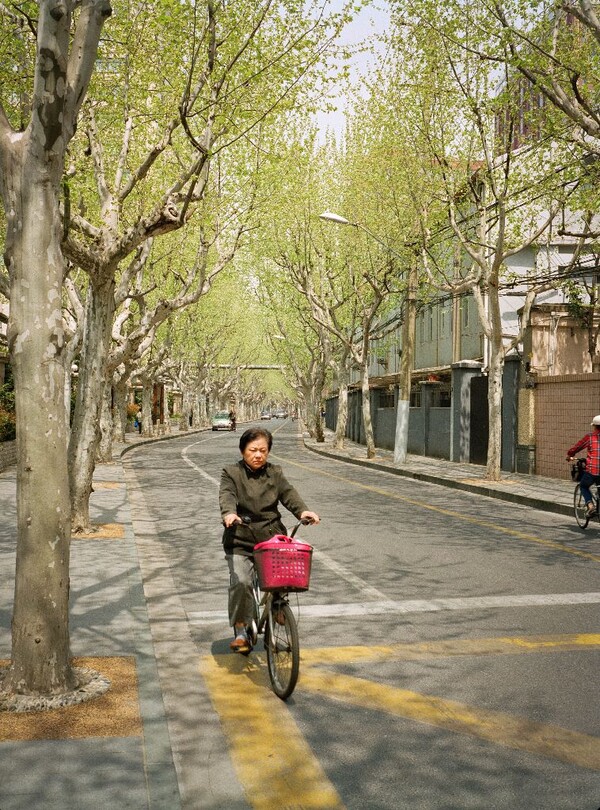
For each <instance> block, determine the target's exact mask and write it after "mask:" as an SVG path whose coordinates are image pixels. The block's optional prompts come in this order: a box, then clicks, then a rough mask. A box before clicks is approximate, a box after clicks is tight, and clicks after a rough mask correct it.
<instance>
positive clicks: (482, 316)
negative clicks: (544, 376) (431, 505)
mask: <svg viewBox="0 0 600 810" xmlns="http://www.w3.org/2000/svg"><path fill="white" fill-rule="evenodd" d="M461 8H462V5H460V7H459V4H455V5H453V6H452V7H451V9H449V10H445V12H444V15H441V16H440V15H437V14H436V11H435V9H434V8H433V7H432V6H431V4H429V3H427V2H425V1H424V2H422V3H418V4H417V5H416V6H415V7H413V8H412V9H411V13H410V14H404V13H403V14H402V15H401V16H400V17H399V19H398V21H397V22H398V25H397V27H396V29H395V31H394V36H393V40H392V45H393V52H394V63H393V64H394V66H393V70H391V71H390V75H389V83H388V86H387V88H386V90H385V91H384V95H385V96H386V98H387V100H388V103H389V104H390V106H393V105H395V108H394V109H395V118H396V120H395V121H394V122H392V123H391V127H392V129H391V131H392V132H393V133H394V134H395V136H396V137H397V138H398V139H399V140H400V141H402V142H404V143H406V144H414V147H415V148H414V166H415V169H416V170H417V171H416V174H415V180H416V182H414V183H413V194H412V202H413V208H414V212H415V213H416V215H417V217H418V222H419V228H420V242H421V264H422V268H423V269H424V271H425V272H426V274H427V277H428V280H429V283H430V285H431V286H432V288H434V289H437V290H439V291H440V292H446V293H450V294H453V295H458V294H464V293H468V294H469V295H471V296H472V297H473V298H474V300H475V302H476V306H477V312H478V316H479V323H480V327H481V329H482V332H483V334H484V335H485V337H486V343H487V346H488V352H487V355H486V356H485V357H484V361H485V363H486V367H487V376H488V386H489V396H488V407H489V442H488V454H487V476H488V477H489V478H490V479H492V480H497V479H498V478H499V476H500V465H501V402H502V372H503V367H504V360H505V357H506V355H507V353H508V352H509V351H511V350H512V349H513V348H514V347H516V346H517V345H518V344H519V343H520V341H521V339H522V334H523V329H524V328H525V327H526V325H527V323H528V320H529V311H530V308H531V306H532V305H533V303H534V301H535V298H536V296H537V294H538V293H539V292H540V291H541V290H543V289H547V288H548V287H549V286H552V284H553V280H552V278H551V275H550V274H546V275H545V276H544V277H540V276H539V274H538V273H534V274H533V277H532V279H531V280H529V279H527V278H520V279H518V278H516V277H515V273H514V272H513V271H512V270H511V264H513V265H514V264H515V262H516V264H517V265H518V261H517V259H516V258H515V257H518V256H519V255H523V253H524V252H525V251H526V250H528V249H532V250H533V251H534V254H535V255H537V256H538V257H541V256H543V255H544V250H543V248H544V245H545V244H548V241H549V240H550V239H551V235H552V228H553V227H555V226H556V223H557V222H558V214H559V212H560V211H562V210H563V209H564V208H565V206H566V205H567V202H568V199H569V196H570V195H571V194H572V193H573V192H574V191H575V190H576V189H577V186H578V183H579V180H580V172H579V166H578V164H577V162H576V161H573V160H572V159H571V156H570V154H569V151H568V150H565V149H562V148H561V147H560V145H557V144H555V143H554V142H553V141H544V140H543V139H539V138H531V139H530V140H529V141H527V142H523V143H522V145H521V148H520V149H519V151H518V153H517V152H516V151H515V149H514V137H515V133H516V131H517V129H518V128H519V127H521V126H522V122H523V116H524V115H525V117H527V111H526V110H524V109H523V107H522V106H521V105H519V103H518V101H517V100H516V99H515V93H514V86H513V85H512V84H511V75H510V72H509V71H508V70H507V69H505V71H504V74H501V73H500V74H499V72H498V69H497V66H496V62H494V61H491V60H486V59H481V58H479V55H478V53H479V47H481V49H482V50H483V49H485V48H489V47H491V44H490V39H489V37H488V35H487V32H486V29H485V26H484V25H483V24H481V25H477V24H476V20H475V19H474V17H473V16H472V15H475V14H476V9H475V7H474V5H473V4H470V5H469V10H470V12H472V15H471V16H469V17H468V18H467V19H466V20H465V18H463V17H461V16H460V15H459V11H460V9H461ZM482 14H484V12H483V11H482ZM498 47H499V48H500V51H499V54H500V52H501V48H502V45H500V46H498ZM501 63H502V62H501ZM502 64H506V63H505V62H504V63H502ZM501 80H503V84H502V82H501ZM517 99H518V96H517ZM535 115H536V111H531V116H532V117H531V120H530V121H529V123H530V124H531V126H532V127H533V125H534V123H535V121H536V118H535ZM457 122H458V123H459V124H460V126H457ZM517 275H518V274H517ZM509 284H510V285H512V286H513V287H514V288H515V289H516V290H518V291H519V292H520V293H521V295H522V298H521V303H522V315H521V320H520V323H519V324H518V325H517V327H516V328H515V330H514V333H512V334H510V335H506V330H505V328H504V321H503V299H502V296H503V288H504V289H505V288H506V285H509Z"/></svg>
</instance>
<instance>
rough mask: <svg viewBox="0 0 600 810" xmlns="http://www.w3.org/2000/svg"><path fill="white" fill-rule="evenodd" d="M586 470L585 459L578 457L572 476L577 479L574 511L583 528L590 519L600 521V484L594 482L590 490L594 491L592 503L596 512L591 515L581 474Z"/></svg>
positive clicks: (585, 527)
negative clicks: (599, 485)
mask: <svg viewBox="0 0 600 810" xmlns="http://www.w3.org/2000/svg"><path fill="white" fill-rule="evenodd" d="M584 472H585V459H584V458H578V459H577V460H576V461H575V463H574V464H573V465H572V466H571V478H572V479H573V481H576V482H577V483H576V484H575V491H574V492H573V511H574V512H575V520H576V521H577V525H578V526H579V528H581V529H587V526H588V523H589V522H590V520H597V521H598V522H599V523H600V511H599V508H600V497H599V494H598V484H592V485H591V487H590V492H591V493H592V503H593V504H594V512H593V513H592V515H591V516H590V513H589V512H588V509H587V506H586V503H585V500H584V498H583V494H582V492H581V484H580V483H579V482H580V480H581V476H582V475H583V473H584Z"/></svg>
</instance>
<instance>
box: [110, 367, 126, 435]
mask: <svg viewBox="0 0 600 810" xmlns="http://www.w3.org/2000/svg"><path fill="white" fill-rule="evenodd" d="M116 373H118V372H116ZM113 392H114V405H113V443H114V442H123V443H124V442H125V429H126V427H127V394H128V393H129V378H128V377H126V376H122V377H120V378H119V380H118V381H117V382H116V383H115V384H114V385H113Z"/></svg>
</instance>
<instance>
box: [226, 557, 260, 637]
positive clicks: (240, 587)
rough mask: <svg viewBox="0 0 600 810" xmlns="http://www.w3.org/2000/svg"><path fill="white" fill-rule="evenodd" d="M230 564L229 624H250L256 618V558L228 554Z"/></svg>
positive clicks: (228, 563) (227, 558)
mask: <svg viewBox="0 0 600 810" xmlns="http://www.w3.org/2000/svg"><path fill="white" fill-rule="evenodd" d="M225 559H226V560H227V565H228V566H229V624H230V625H231V626H232V627H233V625H234V624H242V623H243V624H250V622H251V621H252V619H253V618H254V604H253V597H252V575H253V573H254V558H253V557H248V556H247V555H246V554H226V555H225Z"/></svg>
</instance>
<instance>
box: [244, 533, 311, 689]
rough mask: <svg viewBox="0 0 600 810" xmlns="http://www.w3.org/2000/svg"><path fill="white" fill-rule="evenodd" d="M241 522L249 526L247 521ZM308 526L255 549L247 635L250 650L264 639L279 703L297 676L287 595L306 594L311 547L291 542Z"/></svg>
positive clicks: (293, 623) (296, 644)
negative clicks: (251, 612) (252, 614)
mask: <svg viewBox="0 0 600 810" xmlns="http://www.w3.org/2000/svg"><path fill="white" fill-rule="evenodd" d="M242 520H243V522H244V523H246V525H250V523H251V521H250V520H249V519H248V518H242ZM308 525H310V521H309V520H301V521H299V522H298V523H297V524H296V525H295V526H294V528H293V529H292V531H291V532H290V535H289V536H287V535H275V536H274V537H271V538H270V539H269V540H266V541H264V542H262V543H257V544H256V546H255V548H254V573H253V577H252V596H253V603H254V606H253V612H254V616H253V619H252V622H251V624H249V625H248V626H247V627H246V632H247V633H248V637H249V638H250V641H251V642H252V646H253V647H254V646H255V645H256V642H257V640H258V636H259V635H262V636H263V644H264V648H265V652H266V654H267V670H268V672H269V680H270V682H271V687H272V689H273V691H274V692H275V694H276V695H277V697H279V698H281V700H287V698H288V697H289V696H290V695H291V694H292V692H293V691H294V689H295V687H296V683H297V682H298V675H299V672H300V640H299V635H298V625H297V622H296V617H295V616H294V612H293V610H292V608H291V606H290V603H289V599H288V594H289V593H292V592H300V591H306V590H308V583H309V579H310V565H311V557H312V546H309V545H308V544H307V543H301V542H299V541H294V538H295V536H296V532H297V531H298V529H299V528H300V526H308ZM245 654H246V655H249V654H250V650H249V651H248V652H247V653H245Z"/></svg>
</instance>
